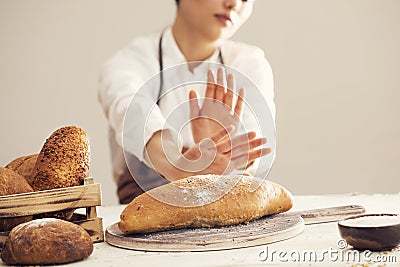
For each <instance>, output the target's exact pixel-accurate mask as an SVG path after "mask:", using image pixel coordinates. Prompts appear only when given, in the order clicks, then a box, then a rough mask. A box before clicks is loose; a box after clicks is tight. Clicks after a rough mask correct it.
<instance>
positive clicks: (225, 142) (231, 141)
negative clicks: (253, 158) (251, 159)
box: [216, 132, 256, 153]
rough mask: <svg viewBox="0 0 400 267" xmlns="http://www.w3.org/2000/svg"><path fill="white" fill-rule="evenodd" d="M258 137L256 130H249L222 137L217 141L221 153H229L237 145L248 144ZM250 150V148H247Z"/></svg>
mask: <svg viewBox="0 0 400 267" xmlns="http://www.w3.org/2000/svg"><path fill="white" fill-rule="evenodd" d="M255 137H256V133H255V132H248V133H244V134H241V135H238V136H235V137H233V138H225V139H222V141H220V142H219V143H217V145H216V147H217V151H218V152H221V153H228V152H230V151H231V150H233V149H235V148H236V147H240V146H242V145H245V146H248V144H249V143H250V142H251V140H253V139H254V138H255ZM247 150H249V149H247Z"/></svg>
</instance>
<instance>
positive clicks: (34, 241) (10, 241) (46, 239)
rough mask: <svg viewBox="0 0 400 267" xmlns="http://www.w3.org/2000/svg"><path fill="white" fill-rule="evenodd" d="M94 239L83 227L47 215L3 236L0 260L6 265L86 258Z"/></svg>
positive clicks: (47, 262)
mask: <svg viewBox="0 0 400 267" xmlns="http://www.w3.org/2000/svg"><path fill="white" fill-rule="evenodd" d="M92 252H93V242H92V239H91V238H90V236H89V234H88V233H87V232H86V231H85V229H83V228H82V227H80V226H78V225H75V224H73V223H70V222H66V221H63V220H58V219H53V218H46V219H39V220H34V221H31V222H27V223H24V224H20V225H18V226H16V227H15V228H14V229H13V230H12V231H11V232H10V234H9V236H8V238H7V239H6V241H5V243H4V246H3V250H2V251H1V259H2V260H3V261H4V262H5V263H6V264H57V263H66V262H73V261H78V260H82V259H85V258H87V257H89V256H90V254H92Z"/></svg>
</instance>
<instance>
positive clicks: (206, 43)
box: [99, 0, 275, 203]
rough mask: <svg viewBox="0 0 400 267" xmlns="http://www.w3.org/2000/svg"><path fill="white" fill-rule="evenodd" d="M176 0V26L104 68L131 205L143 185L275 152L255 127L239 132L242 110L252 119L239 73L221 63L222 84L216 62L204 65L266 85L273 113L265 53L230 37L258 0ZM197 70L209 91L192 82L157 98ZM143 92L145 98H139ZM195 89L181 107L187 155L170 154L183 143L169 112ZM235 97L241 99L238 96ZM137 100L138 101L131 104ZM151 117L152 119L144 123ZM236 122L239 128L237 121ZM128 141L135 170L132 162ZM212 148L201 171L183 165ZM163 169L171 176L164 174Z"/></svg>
mask: <svg viewBox="0 0 400 267" xmlns="http://www.w3.org/2000/svg"><path fill="white" fill-rule="evenodd" d="M176 2H177V13H176V17H175V20H174V23H173V25H172V26H171V27H168V28H166V29H165V30H163V31H162V32H161V33H157V34H152V35H149V36H145V37H140V38H137V39H135V40H133V41H132V42H131V43H130V44H129V45H128V46H126V47H125V48H123V49H122V50H120V51H119V52H117V53H116V54H115V55H114V56H113V57H112V58H111V59H110V60H108V61H107V62H106V63H105V64H104V66H103V69H102V73H101V77H100V85H101V89H100V92H99V100H100V103H101V105H102V106H103V109H104V111H105V114H106V116H107V119H108V121H109V124H110V142H111V148H112V159H113V170H114V178H115V179H116V182H117V184H118V195H119V198H120V202H121V203H128V202H130V201H131V200H132V199H133V198H134V197H135V196H137V195H139V194H140V193H142V192H143V191H146V190H148V189H151V188H153V187H156V186H158V185H161V184H163V183H165V182H166V181H173V180H176V179H180V178H183V177H186V176H189V175H194V174H206V173H213V174H225V173H229V172H231V171H233V170H234V169H241V168H245V167H247V166H249V165H251V163H252V162H253V161H254V160H256V159H257V158H260V157H262V156H264V155H266V154H268V153H270V151H271V149H269V148H257V147H259V146H261V145H263V144H264V143H265V142H266V140H265V138H256V134H255V133H254V132H247V133H243V134H237V133H236V132H235V127H234V126H236V129H237V127H238V121H239V120H240V118H241V113H243V120H246V116H247V115H248V113H249V112H248V111H246V110H245V109H243V107H242V106H243V94H244V91H243V89H242V90H240V93H239V94H235V93H234V91H233V89H232V88H233V87H234V77H233V76H232V75H228V76H227V77H225V73H224V69H222V68H219V69H218V70H217V71H216V70H214V71H216V72H217V75H216V76H217V77H216V78H217V83H218V84H224V80H225V78H226V79H227V84H228V88H226V87H225V86H221V85H215V84H214V77H215V75H213V71H210V70H209V68H210V65H209V64H205V63H203V62H216V63H221V64H224V65H225V66H230V67H233V68H235V69H236V70H238V71H240V72H243V73H244V74H245V75H247V76H248V77H249V78H250V79H251V80H252V81H254V83H255V84H256V86H257V87H258V88H259V89H260V91H261V93H262V97H263V98H265V100H266V102H267V104H268V106H269V109H270V111H271V113H272V116H274V114H275V106H274V103H273V79H272V71H271V69H270V66H269V64H268V62H267V61H266V59H265V58H264V53H263V52H262V51H261V50H260V49H259V48H257V47H254V46H250V45H246V44H242V43H238V42H233V41H228V38H230V37H231V36H232V35H233V34H234V33H235V32H236V31H237V30H238V29H239V28H240V26H241V25H242V24H243V23H244V22H245V21H246V20H247V19H248V17H249V16H250V14H251V12H252V9H253V4H254V3H253V1H237V0H177V1H176ZM185 63H190V64H188V67H187V68H182V67H180V68H179V67H178V69H179V71H178V72H177V73H174V76H173V77H172V76H171V77H164V76H165V75H164V76H163V75H160V77H157V80H160V82H159V84H158V86H155V85H154V86H152V87H151V88H150V89H147V91H146V93H145V94H143V95H142V94H140V93H138V91H139V89H140V87H141V86H142V84H143V83H144V82H145V81H146V80H148V79H149V78H150V77H152V76H153V75H154V74H156V73H158V72H160V70H164V69H169V68H171V67H173V66H177V65H179V64H185ZM207 70H208V72H207ZM193 73H204V75H207V77H208V79H207V80H208V82H209V84H208V85H207V87H206V88H203V91H202V92H198V93H196V92H195V91H194V90H190V88H189V89H188V88H184V89H182V90H175V91H173V92H172V93H171V94H168V95H166V96H165V97H163V98H158V96H159V95H160V94H161V91H163V90H165V88H168V86H167V85H168V82H170V80H171V79H172V78H174V79H177V76H178V79H179V76H182V77H181V78H182V80H185V79H186V78H187V77H190V75H192V74H193ZM214 73H215V72H214ZM169 78H171V79H169ZM204 87H205V86H204ZM201 90H202V89H199V91H201ZM142 91H143V90H142ZM150 91H151V92H150ZM147 92H150V93H148V94H147ZM139 94H140V95H141V97H142V99H140V101H136V100H137V99H138V97H136V96H137V95H139ZM188 95H189V98H190V105H188V106H189V110H188V112H181V115H182V117H184V118H186V117H187V116H189V115H190V126H191V127H190V130H189V132H186V134H184V135H183V139H184V140H183V143H184V144H183V148H182V149H181V151H180V152H182V153H179V155H178V154H177V153H175V154H173V155H172V156H171V155H167V154H168V152H169V151H176V149H177V147H178V145H177V140H176V138H175V137H174V134H173V132H174V130H176V129H172V128H168V126H166V125H168V123H166V120H167V119H166V116H167V114H169V113H170V112H171V110H173V109H174V108H176V107H177V106H179V105H180V103H182V100H183V99H187V98H188ZM198 95H205V99H206V101H203V103H201V105H200V104H199V102H198V100H199V99H198ZM235 95H237V97H236V96H235ZM135 97H136V98H135ZM235 98H236V99H237V100H236V101H234V100H233V99H235ZM207 99H208V100H210V101H207ZM135 101H136V102H135ZM131 102H132V103H135V104H130V103H131ZM151 102H154V103H156V105H155V106H154V109H152V111H151V114H150V115H149V114H145V112H143V110H145V108H143V105H147V104H148V103H151ZM234 102H236V103H235V104H234ZM212 103H217V104H216V105H213V104H212ZM218 104H219V105H218ZM221 106H223V107H222V108H221ZM128 109H129V110H130V111H131V114H135V118H134V120H135V121H132V120H129V124H128V125H127V124H125V125H124V117H125V115H126V114H127V110H128ZM231 109H232V112H231ZM204 111H207V113H208V114H207V117H204V116H200V115H202V114H204ZM233 111H234V112H233ZM188 113H190V114H188ZM232 113H233V114H232ZM218 115H219V116H220V117H221V120H222V121H221V120H219V121H218V123H215V119H213V117H214V116H218ZM144 118H147V119H146V121H145V123H143V120H144ZM135 123H137V124H135ZM231 124H232V125H234V126H233V127H231V126H230V125H231ZM142 126H143V127H144V130H145V133H144V134H143V127H142ZM124 127H125V128H124ZM127 127H128V128H129V130H126V128H127ZM188 133H189V134H188ZM190 133H191V134H190ZM227 135H232V136H233V135H235V137H234V138H235V139H232V140H234V141H233V142H229V140H228V141H227V138H226V137H227ZM205 138H211V140H212V141H213V142H214V143H215V144H216V146H213V145H212V144H210V143H208V144H206V143H207V142H203V143H202V142H201V141H202V140H204V139H205ZM143 139H144V140H143ZM143 141H144V142H143ZM122 147H124V152H125V157H126V161H127V162H128V166H129V168H127V166H126V163H125V160H124V154H123V149H122ZM200 150H202V152H203V154H202V153H201V152H200ZM207 151H211V152H210V155H209V157H208V158H209V159H210V157H211V158H212V159H213V160H211V162H209V163H210V164H205V165H204V164H203V165H204V168H201V169H190V170H188V169H185V168H182V166H186V165H185V164H186V163H188V161H186V160H189V161H190V160H197V159H198V158H200V157H201V156H202V155H203V156H205V157H206V156H207V155H208V154H207V153H208V152H207ZM171 153H172V152H171ZM182 154H183V155H182ZM182 162H183V163H182ZM180 163H182V164H180ZM147 166H151V167H152V168H148V167H147ZM158 174H161V176H162V177H164V178H166V180H164V179H159V175H158ZM131 176H133V177H134V178H135V179H134V180H133V179H132V177H131ZM139 180H140V182H138V181H139ZM138 184H139V185H138Z"/></svg>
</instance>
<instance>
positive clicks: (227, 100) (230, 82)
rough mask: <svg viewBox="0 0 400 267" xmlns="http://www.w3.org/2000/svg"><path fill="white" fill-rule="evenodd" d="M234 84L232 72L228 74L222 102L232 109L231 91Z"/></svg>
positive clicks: (233, 88)
mask: <svg viewBox="0 0 400 267" xmlns="http://www.w3.org/2000/svg"><path fill="white" fill-rule="evenodd" d="M234 86H235V85H234V77H233V74H231V73H230V74H228V88H227V90H226V95H225V98H224V103H225V105H227V106H228V107H229V109H232V101H233V91H234V90H235V87H234Z"/></svg>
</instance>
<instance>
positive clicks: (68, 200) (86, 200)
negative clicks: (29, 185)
mask: <svg viewBox="0 0 400 267" xmlns="http://www.w3.org/2000/svg"><path fill="white" fill-rule="evenodd" d="M100 205H101V192H100V184H92V185H82V186H74V187H67V188H59V189H52V190H44V191H39V192H33V193H23V194H17V195H8V196H1V197H0V218H4V217H15V216H24V215H33V214H39V213H45V212H52V211H59V210H64V209H71V208H74V209H75V208H84V207H92V206H100Z"/></svg>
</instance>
